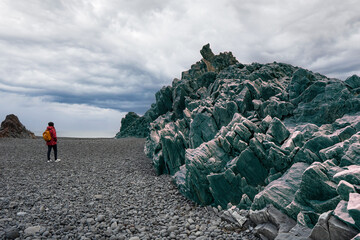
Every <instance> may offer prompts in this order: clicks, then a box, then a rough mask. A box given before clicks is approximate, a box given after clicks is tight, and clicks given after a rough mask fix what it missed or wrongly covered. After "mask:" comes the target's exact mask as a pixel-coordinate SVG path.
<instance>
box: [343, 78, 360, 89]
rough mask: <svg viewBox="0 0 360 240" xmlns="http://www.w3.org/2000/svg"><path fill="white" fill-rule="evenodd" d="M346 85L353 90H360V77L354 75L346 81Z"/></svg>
mask: <svg viewBox="0 0 360 240" xmlns="http://www.w3.org/2000/svg"><path fill="white" fill-rule="evenodd" d="M345 83H346V84H347V85H348V86H349V87H350V88H352V89H356V88H360V77H359V76H357V75H352V76H351V77H348V78H347V79H346V80H345Z"/></svg>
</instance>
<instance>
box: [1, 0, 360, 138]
mask: <svg viewBox="0 0 360 240" xmlns="http://www.w3.org/2000/svg"><path fill="white" fill-rule="evenodd" d="M359 13H360V4H359V2H358V1H356V0H327V1H320V0H299V1H290V0H286V1H285V0H274V1H269V0H218V1H215V0H178V1H166V0H131V1H125V0H26V1H22V0H0V121H2V120H3V119H5V116H6V115H7V114H10V113H14V114H16V115H17V116H18V117H19V118H20V120H21V121H22V123H23V124H24V125H25V126H26V127H27V128H28V129H30V130H32V131H34V132H35V133H37V134H39V133H41V132H42V131H43V130H44V128H45V127H46V124H47V122H48V121H54V122H55V126H56V128H57V131H58V133H59V135H60V136H82V137H100V136H101V137H112V136H114V135H115V134H116V132H117V131H118V129H119V128H120V121H121V118H122V117H123V116H124V115H125V114H126V113H127V112H128V111H134V112H137V113H138V114H143V113H144V112H145V111H146V110H147V109H148V108H149V107H150V105H151V103H153V102H154V101H155V97H154V94H155V92H156V91H157V90H158V89H160V88H161V87H162V86H163V85H170V84H171V82H172V80H173V78H180V76H181V72H182V71H185V70H187V69H189V68H190V66H191V64H193V63H195V62H196V61H199V60H200V59H201V55H200V53H199V50H200V49H201V48H202V46H203V45H204V44H206V43H210V45H211V48H212V50H213V52H214V53H216V54H218V53H219V52H224V51H231V52H233V54H234V56H235V57H236V58H237V59H238V60H239V61H240V62H242V63H252V62H260V63H267V62H273V61H278V62H286V63H290V64H293V65H296V66H300V67H304V68H307V69H310V70H312V71H314V72H320V73H322V74H325V75H327V76H328V77H336V78H340V79H346V78H347V77H349V76H351V75H353V74H357V75H360V44H359V43H360V14H359Z"/></svg>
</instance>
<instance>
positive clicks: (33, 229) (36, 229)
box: [24, 226, 41, 235]
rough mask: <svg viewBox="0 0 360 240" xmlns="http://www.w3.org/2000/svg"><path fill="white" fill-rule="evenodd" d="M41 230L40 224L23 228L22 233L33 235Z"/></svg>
mask: <svg viewBox="0 0 360 240" xmlns="http://www.w3.org/2000/svg"><path fill="white" fill-rule="evenodd" d="M40 230H41V226H31V227H27V228H26V229H25V230H24V233H25V234H27V235H35V234H36V233H39V232H40Z"/></svg>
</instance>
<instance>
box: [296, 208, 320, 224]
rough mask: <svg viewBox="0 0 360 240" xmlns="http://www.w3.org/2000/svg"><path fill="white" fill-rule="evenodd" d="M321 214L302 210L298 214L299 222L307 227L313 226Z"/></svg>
mask: <svg viewBox="0 0 360 240" xmlns="http://www.w3.org/2000/svg"><path fill="white" fill-rule="evenodd" d="M319 216H320V215H319V214H317V213H315V212H312V211H301V212H299V214H298V215H297V222H298V223H299V224H300V225H302V226H305V227H308V228H313V227H314V226H315V224H316V223H317V221H318V219H319Z"/></svg>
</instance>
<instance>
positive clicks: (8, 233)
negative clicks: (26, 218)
mask: <svg viewBox="0 0 360 240" xmlns="http://www.w3.org/2000/svg"><path fill="white" fill-rule="evenodd" d="M19 237H20V232H19V229H17V228H9V229H5V239H16V238H19Z"/></svg>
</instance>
